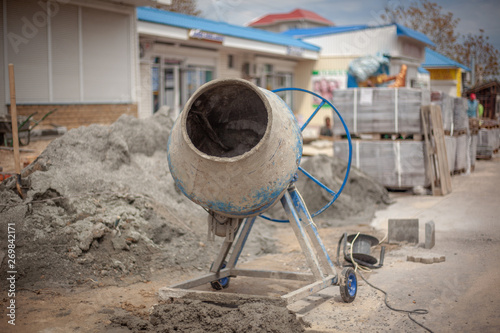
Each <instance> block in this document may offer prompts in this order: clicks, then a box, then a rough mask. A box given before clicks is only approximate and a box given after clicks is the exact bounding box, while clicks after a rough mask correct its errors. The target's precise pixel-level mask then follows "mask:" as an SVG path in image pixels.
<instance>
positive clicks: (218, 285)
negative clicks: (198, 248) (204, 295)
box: [210, 261, 231, 290]
mask: <svg viewBox="0 0 500 333" xmlns="http://www.w3.org/2000/svg"><path fill="white" fill-rule="evenodd" d="M212 266H213V263H212ZM223 268H226V262H225V261H224V263H223V264H222V267H221V269H223ZM210 269H212V267H210ZM230 281H231V278H230V277H225V278H222V279H218V280H215V281H212V282H210V285H211V286H212V288H214V289H215V290H222V289H226V288H227V287H229V282H230Z"/></svg>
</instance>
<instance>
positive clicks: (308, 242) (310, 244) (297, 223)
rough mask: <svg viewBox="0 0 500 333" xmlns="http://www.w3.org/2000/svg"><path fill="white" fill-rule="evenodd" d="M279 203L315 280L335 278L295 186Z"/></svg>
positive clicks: (314, 226) (330, 263) (325, 252)
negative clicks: (328, 277)
mask: <svg viewBox="0 0 500 333" xmlns="http://www.w3.org/2000/svg"><path fill="white" fill-rule="evenodd" d="M281 202H282V204H283V208H284V209H285V212H286V213H287V215H288V219H289V221H290V224H291V225H292V228H293V230H294V232H295V235H296V237H297V239H298V241H299V244H300V246H301V248H302V251H303V252H304V255H305V256H306V260H307V263H308V265H309V267H310V268H311V271H312V272H313V274H314V276H315V277H316V278H317V279H324V278H325V277H327V276H332V275H333V276H337V273H336V270H335V268H334V266H333V262H332V261H331V259H330V256H329V255H328V253H327V251H326V248H325V246H324V245H323V242H322V241H321V238H320V237H319V234H318V230H317V228H316V225H315V224H314V221H313V220H312V217H311V215H310V214H309V212H308V211H307V208H306V206H305V203H304V201H303V200H302V197H301V196H300V194H299V192H298V191H297V189H296V188H295V186H293V185H292V186H290V188H289V189H288V191H287V192H285V195H284V196H283V198H282V199H281Z"/></svg>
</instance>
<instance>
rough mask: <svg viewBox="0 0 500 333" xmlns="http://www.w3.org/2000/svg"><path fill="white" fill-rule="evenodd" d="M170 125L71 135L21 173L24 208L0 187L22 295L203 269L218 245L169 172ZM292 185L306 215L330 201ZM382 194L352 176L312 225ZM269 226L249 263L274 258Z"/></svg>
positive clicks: (155, 121)
mask: <svg viewBox="0 0 500 333" xmlns="http://www.w3.org/2000/svg"><path fill="white" fill-rule="evenodd" d="M172 123H173V121H172V119H171V118H169V116H168V115H167V113H162V112H159V113H157V114H156V115H155V116H154V117H152V118H150V119H145V120H138V119H136V118H134V117H130V116H122V117H121V118H120V119H119V120H118V121H116V122H115V123H114V124H113V125H111V126H101V125H91V126H89V127H81V128H78V129H74V130H71V131H69V132H68V133H66V134H65V135H64V136H62V137H60V138H58V139H56V140H54V141H53V142H52V143H51V144H50V145H49V146H48V147H47V149H46V150H45V151H44V152H43V153H42V154H41V155H40V156H39V157H38V158H37V159H36V160H35V162H34V163H32V164H31V165H30V166H28V167H27V168H25V169H24V170H23V171H22V185H23V188H24V190H25V199H24V200H23V199H21V198H20V197H19V195H18V194H17V193H16V191H15V177H11V178H9V179H7V180H6V181H4V182H3V183H1V184H0V224H1V227H2V230H6V229H7V224H8V223H15V225H16V235H17V239H16V246H17V247H18V248H19V250H18V251H17V255H18V258H17V259H18V262H17V267H18V276H19V286H20V287H22V286H32V285H38V284H40V283H42V284H44V283H46V284H49V285H68V284H80V283H90V284H92V283H105V284H106V283H116V282H117V281H118V282H119V281H122V280H124V281H126V282H134V281H140V280H147V279H148V277H150V276H151V274H152V273H154V272H155V271H158V270H161V269H165V268H168V269H172V268H174V267H175V269H176V270H182V269H186V270H192V269H195V270H196V269H198V270H200V271H207V270H208V267H209V265H210V264H211V262H212V260H213V258H214V254H215V251H216V249H218V245H217V244H212V243H210V242H207V241H206V239H207V238H206V237H207V236H206V228H207V227H206V216H207V215H206V212H205V211H204V210H203V209H202V208H200V207H199V206H197V205H195V204H194V203H192V202H190V201H189V200H188V199H187V198H185V197H184V196H183V195H182V194H181V193H180V191H179V190H178V189H177V188H176V187H175V185H174V181H173V179H172V177H171V176H170V174H169V169H168V164H167V159H166V142H167V140H168V135H169V132H170V128H171V127H172ZM304 164H305V168H306V169H309V170H310V171H311V172H312V173H313V174H314V175H315V176H317V177H319V178H320V180H322V181H324V182H325V183H326V184H328V185H330V186H332V188H334V189H338V188H339V185H340V183H341V179H342V178H343V177H344V172H345V167H346V165H345V163H344V162H340V161H339V160H337V159H331V158H330V159H327V158H326V157H317V158H312V159H310V160H309V161H305V162H304ZM309 164H311V165H309ZM301 178H305V177H301ZM367 184H369V185H367ZM298 186H299V188H300V190H301V191H302V192H303V196H304V197H305V198H306V201H307V202H308V203H309V204H310V205H311V209H316V206H317V205H318V203H319V202H320V201H321V196H325V197H326V199H328V197H329V195H328V194H326V193H322V190H321V189H320V188H319V187H318V186H317V185H315V184H313V183H312V182H311V183H309V182H307V183H304V184H303V183H300V182H299V185H298ZM384 191H385V190H383V188H382V187H381V186H380V185H378V186H377V185H376V183H375V182H374V181H373V180H371V179H370V178H369V177H367V176H366V175H364V174H362V173H360V172H359V171H355V170H352V171H351V175H350V178H349V183H348V185H347V187H346V189H345V191H344V194H343V195H342V196H341V197H340V198H339V200H337V203H336V204H334V205H333V206H332V207H331V208H330V209H329V210H328V211H327V212H326V213H325V215H321V216H319V217H318V218H320V217H321V218H323V219H326V220H328V221H329V223H330V224H332V223H334V222H332V221H334V220H343V219H345V218H347V217H350V216H354V215H357V214H361V213H365V212H370V211H371V212H373V211H374V210H375V206H376V205H378V204H379V203H384V202H388V197H387V193H386V192H384ZM318 196H319V197H318ZM277 206H278V205H277ZM276 208H278V207H276ZM368 218H371V215H370V216H369V217H368ZM367 221H369V220H364V221H363V222H365V223H366V222H367ZM273 227H274V225H273V224H272V223H269V222H264V221H262V220H261V221H259V223H257V224H256V227H255V228H254V229H255V231H254V232H253V233H252V237H257V239H256V240H255V244H256V245H255V246H254V247H253V248H252V246H251V244H249V246H247V249H251V251H253V254H254V255H255V254H257V253H266V252H269V251H273V246H272V245H273V244H272V242H270V241H269V236H270V235H272V228H273ZM259 228H263V231H262V232H259ZM265 228H267V229H265ZM269 228H270V229H269ZM252 237H251V238H252ZM252 241H253V240H252V239H250V240H249V243H252ZM3 244H4V245H3V246H2V248H1V249H0V255H1V258H0V261H1V262H2V274H5V272H6V271H7V269H3V268H5V267H4V265H6V263H7V260H6V259H5V258H6V257H5V254H6V253H7V248H6V246H7V245H6V243H5V242H4V243H3ZM274 247H275V246H274Z"/></svg>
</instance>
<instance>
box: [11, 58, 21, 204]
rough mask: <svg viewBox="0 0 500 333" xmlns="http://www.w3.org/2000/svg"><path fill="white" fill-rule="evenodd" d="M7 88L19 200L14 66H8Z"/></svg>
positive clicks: (19, 170)
mask: <svg viewBox="0 0 500 333" xmlns="http://www.w3.org/2000/svg"><path fill="white" fill-rule="evenodd" d="M9 86H10V116H11V122H12V146H13V147H14V164H15V168H16V188H17V191H18V192H19V195H20V196H21V198H23V197H24V196H23V192H22V190H21V184H20V182H21V161H20V158H19V133H18V131H17V108H16V82H15V79H14V64H9Z"/></svg>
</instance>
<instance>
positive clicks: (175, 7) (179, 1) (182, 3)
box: [162, 0, 201, 16]
mask: <svg viewBox="0 0 500 333" xmlns="http://www.w3.org/2000/svg"><path fill="white" fill-rule="evenodd" d="M162 8H163V9H165V10H168V11H170V12H176V13H182V14H186V15H192V16H199V15H200V14H201V12H200V11H199V10H198V8H197V7H196V1H195V0H172V4H171V5H168V6H162Z"/></svg>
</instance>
